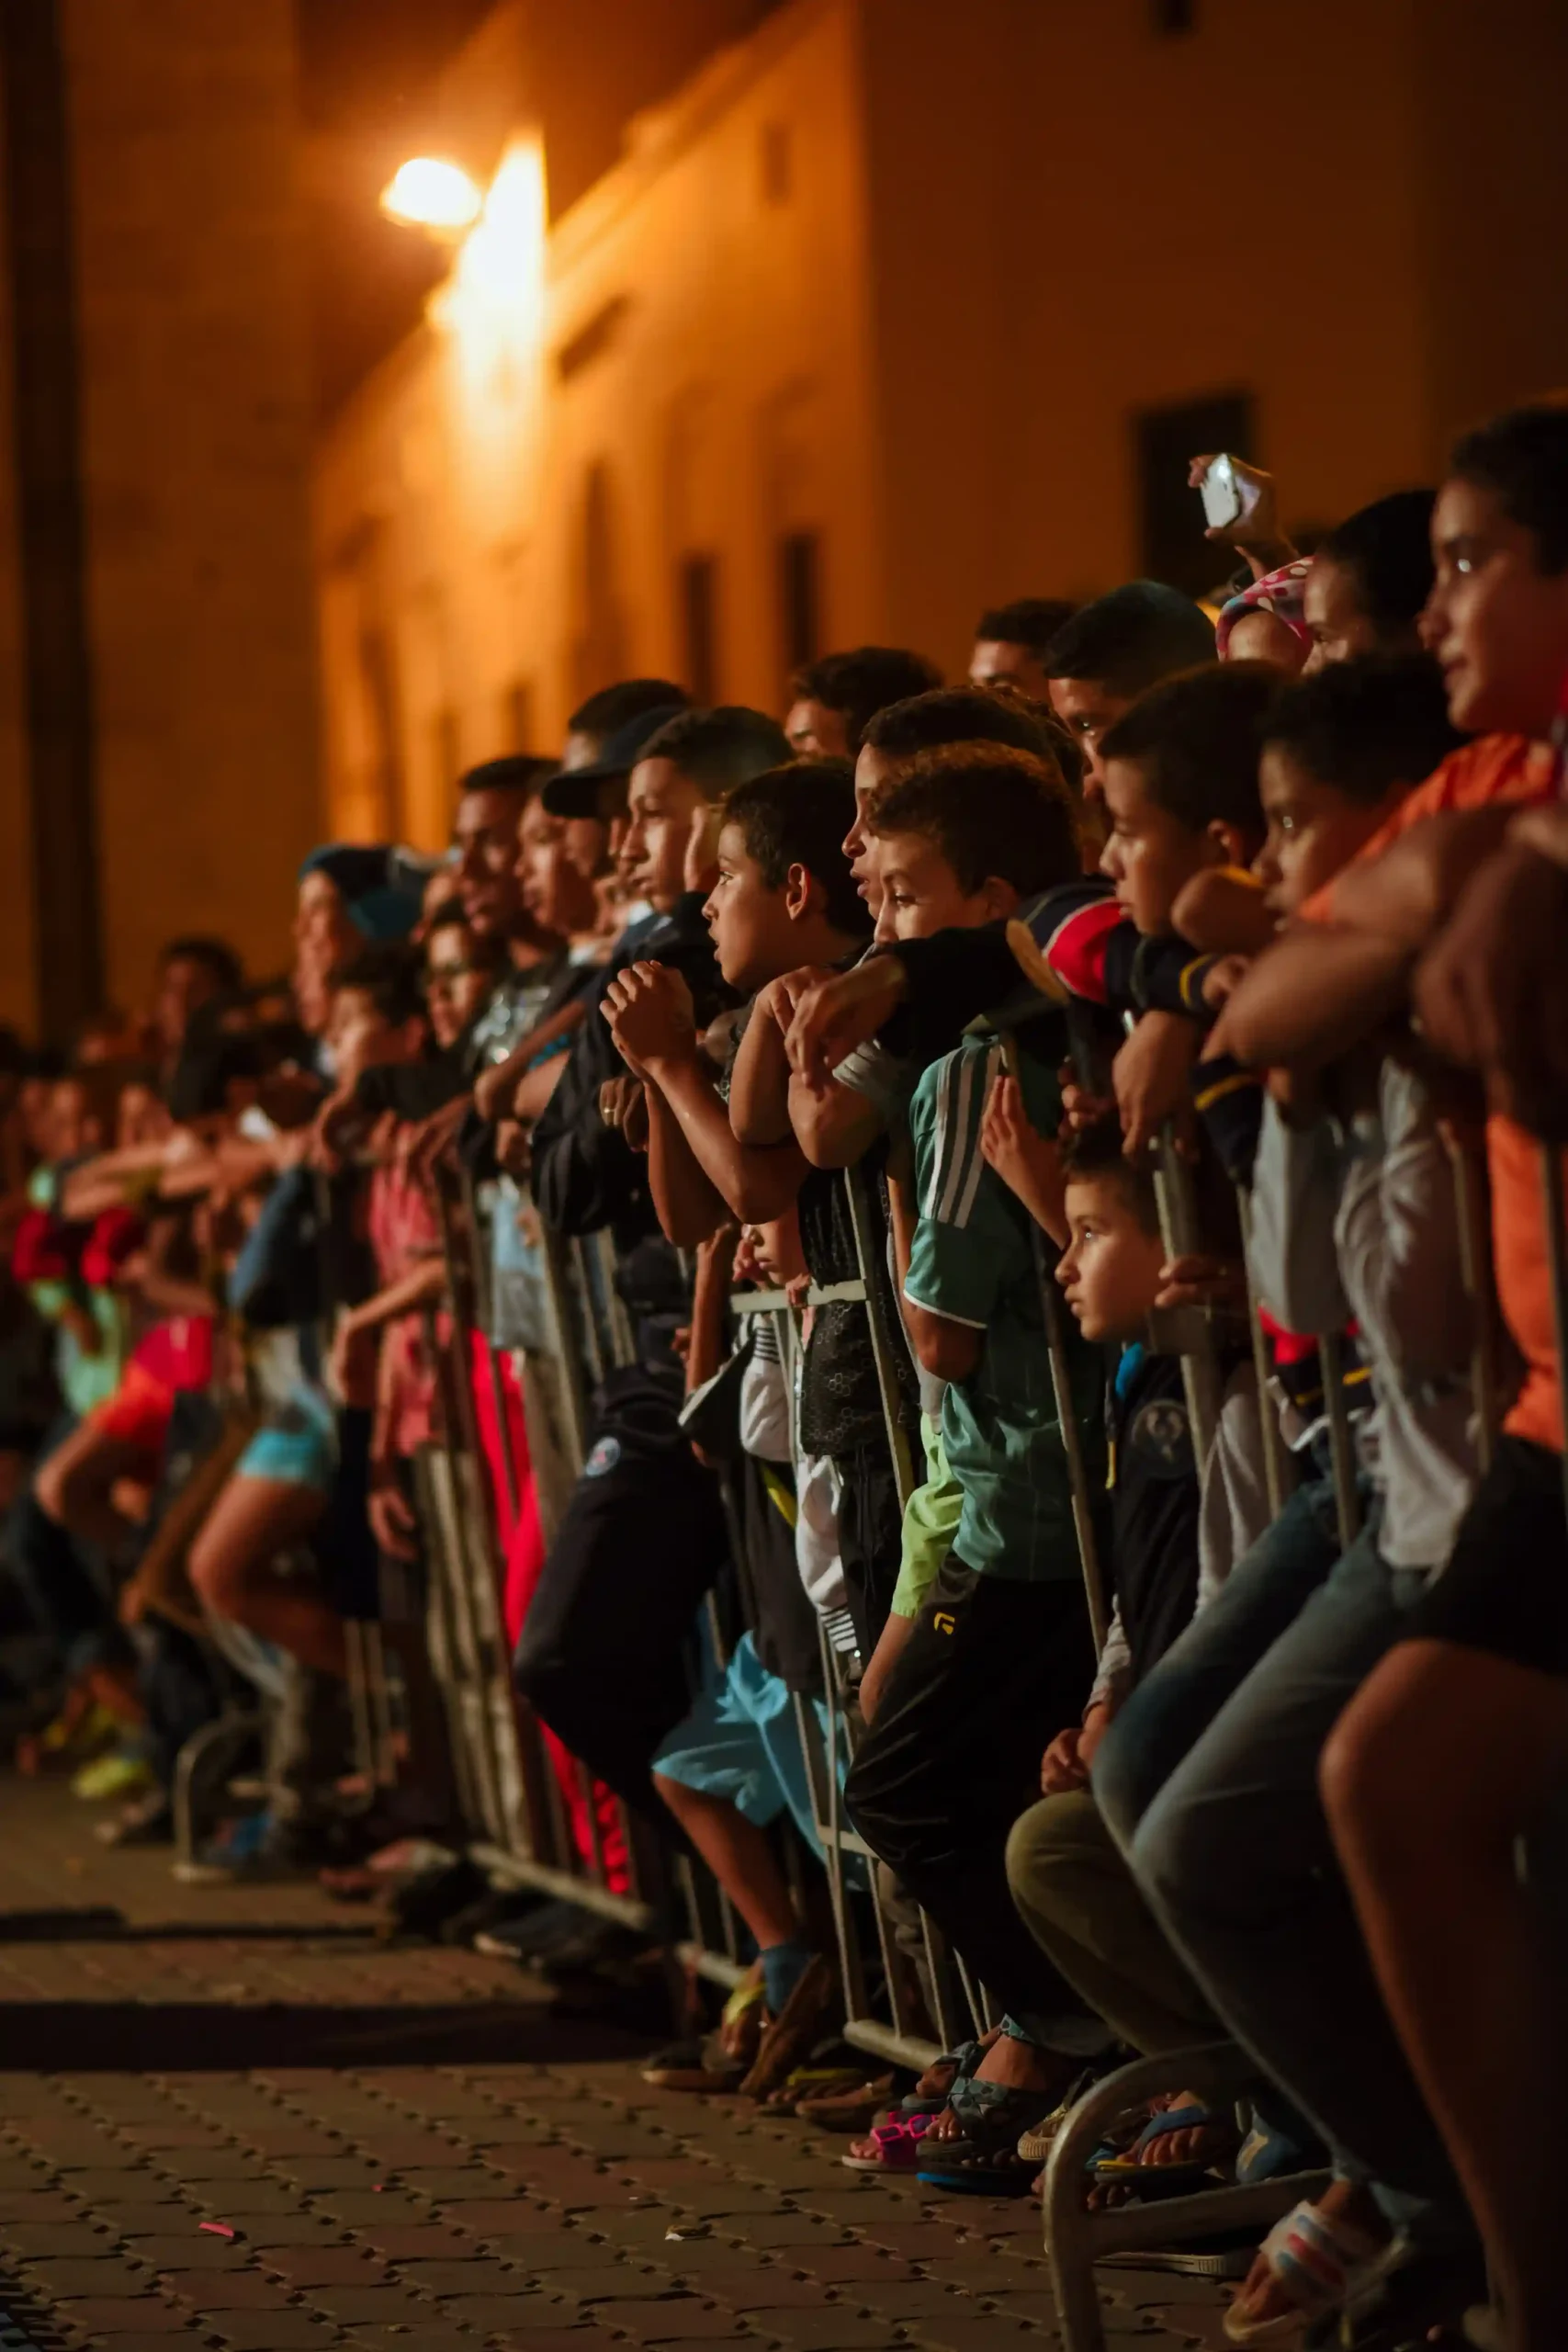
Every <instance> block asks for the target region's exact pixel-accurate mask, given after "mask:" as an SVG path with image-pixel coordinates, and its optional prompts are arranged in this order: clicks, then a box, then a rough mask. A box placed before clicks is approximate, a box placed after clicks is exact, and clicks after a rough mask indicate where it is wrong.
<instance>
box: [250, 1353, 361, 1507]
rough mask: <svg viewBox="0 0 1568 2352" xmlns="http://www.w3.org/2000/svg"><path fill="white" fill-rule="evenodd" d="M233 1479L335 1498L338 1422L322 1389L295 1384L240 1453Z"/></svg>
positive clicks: (298, 1382) (301, 1382) (307, 1384)
mask: <svg viewBox="0 0 1568 2352" xmlns="http://www.w3.org/2000/svg"><path fill="white" fill-rule="evenodd" d="M235 1476H236V1477H240V1478H270V1479H272V1480H274V1481H275V1482H276V1484H277V1485H278V1486H280V1487H319V1488H320V1490H321V1493H322V1494H324V1495H330V1494H331V1492H332V1490H333V1482H334V1480H335V1479H336V1476H337V1422H336V1419H335V1418H334V1416H333V1408H332V1406H331V1405H330V1403H329V1402H328V1400H327V1398H326V1397H323V1396H322V1394H321V1390H320V1389H319V1388H312V1387H311V1386H310V1383H309V1382H308V1381H304V1380H297V1381H296V1382H295V1383H294V1385H292V1387H291V1388H290V1389H289V1391H288V1396H287V1397H285V1399H284V1401H283V1403H282V1404H281V1405H275V1406H274V1407H273V1408H272V1410H271V1411H270V1412H269V1413H268V1415H267V1417H266V1419H265V1421H264V1422H263V1423H262V1425H261V1427H260V1429H259V1430H257V1431H256V1433H255V1435H254V1438H252V1440H251V1442H250V1443H249V1445H247V1446H246V1448H245V1450H244V1452H243V1453H242V1454H241V1456H240V1459H239V1462H238V1464H236V1465H235Z"/></svg>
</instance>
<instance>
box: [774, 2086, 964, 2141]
mask: <svg viewBox="0 0 1568 2352" xmlns="http://www.w3.org/2000/svg"><path fill="white" fill-rule="evenodd" d="M892 2096H893V2077H892V2075H878V2076H877V2077H876V2080H875V2081H874V2082H871V2083H868V2082H867V2081H866V2080H865V2078H864V2076H862V2078H861V2080H860V2081H859V2082H858V2083H856V2084H855V2085H854V2086H853V2087H852V2088H848V2089H845V2090H842V2091H837V2092H814V2093H812V2095H811V2096H810V2097H809V2098H803V2099H801V2100H800V2101H799V2102H798V2103H797V2105H796V2107H795V2114H796V2115H797V2116H798V2117H799V2119H800V2120H801V2122H802V2123H809V2124H810V2126H811V2128H812V2130H813V2131H869V2130H870V2129H871V2127H872V2125H873V2124H874V2123H880V2122H882V2121H883V2120H885V2118H886V2114H887V2111H888V2102H889V2100H890V2099H891V2098H892ZM926 2111H927V2113H929V2114H934V2113H935V2111H936V2110H935V2109H934V2108H930V2107H928V2109H927V2110H926Z"/></svg>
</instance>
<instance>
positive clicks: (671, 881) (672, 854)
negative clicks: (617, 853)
mask: <svg viewBox="0 0 1568 2352" xmlns="http://www.w3.org/2000/svg"><path fill="white" fill-rule="evenodd" d="M706 805H707V804H706V801H705V798H704V796H703V794H702V792H701V790H700V789H699V787H698V786H696V785H694V783H693V782H692V780H691V778H690V777H689V776H684V775H682V773H681V771H680V769H679V768H678V767H677V766H676V765H675V763H674V761H673V760H661V759H653V760H639V761H638V762H637V765H636V767H635V768H633V770H632V773H631V781H630V784H629V785H628V786H627V790H626V840H625V841H624V842H623V843H622V845H621V860H622V864H623V865H629V867H630V869H631V874H630V878H631V883H632V888H634V889H635V890H636V891H637V896H638V897H639V898H643V899H647V900H648V902H649V905H650V906H652V907H657V909H658V910H659V912H660V914H661V915H667V914H668V913H669V912H670V910H671V908H672V907H673V906H674V905H675V903H676V901H677V900H678V899H679V898H680V896H681V893H682V890H683V889H684V888H685V874H686V851H687V848H688V846H689V845H690V842H691V839H692V832H693V820H694V818H695V817H696V816H697V815H698V814H699V812H700V811H701V810H702V809H705V807H706Z"/></svg>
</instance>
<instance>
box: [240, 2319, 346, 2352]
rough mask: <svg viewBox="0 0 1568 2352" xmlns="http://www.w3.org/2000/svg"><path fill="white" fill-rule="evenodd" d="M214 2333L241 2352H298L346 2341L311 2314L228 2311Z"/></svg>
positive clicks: (333, 2329)
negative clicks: (307, 2348)
mask: <svg viewBox="0 0 1568 2352" xmlns="http://www.w3.org/2000/svg"><path fill="white" fill-rule="evenodd" d="M213 2333H214V2335H220V2336H221V2337H222V2339H223V2341H224V2343H225V2344H232V2345H234V2346H237V2347H238V2352H296V2347H297V2346H306V2345H311V2344H320V2345H323V2346H327V2345H337V2344H341V2342H342V2340H343V2339H342V2337H341V2335H339V2334H338V2331H337V2330H336V2328H334V2327H333V2325H332V2324H331V2323H330V2322H324V2321H321V2320H319V2319H312V2318H311V2316H310V2313H309V2312H222V2313H221V2314H220V2317H219V2318H218V2319H216V2320H215V2321H214V2322H213Z"/></svg>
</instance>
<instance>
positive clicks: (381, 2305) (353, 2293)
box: [305, 2284, 434, 2328]
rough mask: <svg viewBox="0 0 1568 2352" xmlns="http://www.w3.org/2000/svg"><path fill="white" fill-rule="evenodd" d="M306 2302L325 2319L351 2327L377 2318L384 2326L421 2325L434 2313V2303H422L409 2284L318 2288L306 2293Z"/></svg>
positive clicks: (415, 2326)
mask: <svg viewBox="0 0 1568 2352" xmlns="http://www.w3.org/2000/svg"><path fill="white" fill-rule="evenodd" d="M305 2300H306V2301H307V2302H309V2303H310V2305H311V2306H312V2308H313V2309H315V2310H316V2311H318V2312H321V2315H322V2317H323V2318H326V2319H330V2320H332V2321H333V2322H334V2323H335V2322H341V2323H342V2324H343V2325H344V2326H345V2327H352V2326H353V2325H354V2324H355V2321H357V2320H374V2321H376V2322H378V2323H379V2324H382V2325H388V2324H393V2323H398V2324H402V2325H404V2326H407V2327H414V2328H417V2327H421V2326H423V2323H424V2322H425V2321H426V2320H427V2319H431V2318H433V2317H434V2306H433V2305H431V2304H430V2303H422V2302H421V2301H419V2298H418V2297H417V2296H416V2295H412V2294H411V2293H410V2292H409V2290H408V2289H407V2288H406V2287H399V2286H394V2285H390V2284H389V2285H387V2286H384V2287H377V2286H369V2287H316V2288H312V2289H310V2290H308V2291H307V2293H306V2298H305Z"/></svg>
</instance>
